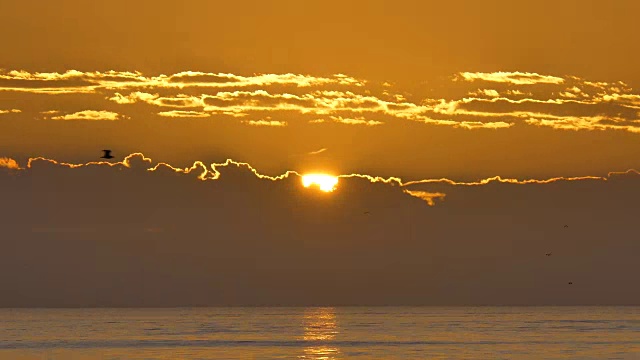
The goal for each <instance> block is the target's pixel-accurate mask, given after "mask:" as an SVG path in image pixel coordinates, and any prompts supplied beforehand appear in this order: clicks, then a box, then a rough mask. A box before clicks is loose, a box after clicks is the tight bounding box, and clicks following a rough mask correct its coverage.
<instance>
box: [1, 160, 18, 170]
mask: <svg viewBox="0 0 640 360" xmlns="http://www.w3.org/2000/svg"><path fill="white" fill-rule="evenodd" d="M0 168H5V169H14V170H18V169H20V166H19V165H18V163H17V162H16V161H15V160H13V159H11V158H7V157H0Z"/></svg>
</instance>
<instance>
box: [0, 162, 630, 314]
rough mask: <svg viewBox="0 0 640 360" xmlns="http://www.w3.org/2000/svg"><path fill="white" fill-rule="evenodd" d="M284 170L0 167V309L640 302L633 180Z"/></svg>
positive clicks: (618, 175) (230, 165) (615, 175)
mask: <svg viewBox="0 0 640 360" xmlns="http://www.w3.org/2000/svg"><path fill="white" fill-rule="evenodd" d="M16 173H17V174H18V175H17V176H15V174H16ZM300 176H301V174H299V173H297V172H295V171H288V172H286V173H284V174H282V175H278V176H267V175H264V174H261V173H259V172H258V171H257V170H256V169H255V168H254V167H253V166H251V165H249V164H247V163H241V162H236V161H233V160H227V161H225V162H222V163H213V164H205V163H204V162H202V161H196V162H194V163H193V165H192V166H190V167H186V168H179V167H174V166H171V165H169V164H165V163H157V162H154V161H152V160H151V159H149V158H146V157H144V156H143V155H142V154H132V155H130V156H127V157H126V158H125V159H124V160H122V161H120V162H115V161H114V162H91V163H85V164H71V163H63V162H58V161H56V160H51V159H46V158H33V159H30V161H28V166H26V167H25V168H24V169H22V170H17V171H16V172H14V171H11V172H7V171H5V172H2V171H0V187H1V188H3V189H10V191H6V192H5V193H4V194H3V199H2V200H3V201H0V211H2V214H3V218H2V220H3V227H2V231H3V236H2V237H0V242H1V245H2V248H3V251H1V252H0V273H3V274H7V273H11V274H12V275H11V276H4V277H0V287H1V288H2V289H3V290H4V292H3V296H2V297H0V306H3V307H11V306H44V307H52V306H62V305H65V306H114V305H118V306H194V305H260V304H261V305H283V304H286V305H310V304H316V305H317V304H327V305H331V304H333V305H335V304H360V305H362V304H366V305H385V304H386V305H454V304H467V305H469V304H474V305H479V304H485V305H487V304H496V305H497V304H510V305H512V304H520V305H522V304H534V305H541V304H556V305H557V304H573V305H575V304H637V303H638V302H639V301H640V291H639V290H638V288H637V287H629V284H632V283H634V282H633V281H634V280H635V278H636V277H637V275H636V274H637V273H638V270H639V266H640V265H639V264H638V261H637V251H636V250H637V247H638V244H637V241H636V238H635V237H633V236H629V234H634V231H635V230H636V222H634V219H635V216H636V214H637V213H638V206H639V205H638V204H640V202H638V201H636V200H637V199H639V198H640V187H639V186H638V184H639V182H640V174H639V173H638V172H637V171H634V170H630V171H626V172H612V173H610V174H607V175H606V176H602V177H594V178H586V177H585V178H583V179H562V180H561V179H547V181H542V180H537V181H535V182H533V181H529V182H527V181H523V180H518V181H506V180H507V179H502V178H493V179H484V180H479V181H476V182H474V183H476V184H475V185H469V184H468V183H463V182H459V181H455V180H450V179H447V181H444V180H443V179H425V180H432V181H429V182H421V183H416V182H413V183H412V182H411V181H404V182H403V181H401V180H399V179H398V178H380V177H376V176H370V175H366V174H345V175H339V183H338V186H337V187H336V190H335V191H333V192H331V193H324V192H320V191H318V190H317V189H314V188H305V187H304V186H303V184H302V180H301V178H300ZM96 189H100V191H96ZM444 194H446V201H443V196H444ZM585 194H587V195H585ZM430 202H432V203H433V205H432V206H429V204H430ZM365 211H366V212H367V214H363V212H365ZM203 224H204V225H203ZM564 224H568V225H569V228H564V227H563V226H564ZM541 234H542V235H541ZM514 239H515V240H514ZM549 251H553V253H554V256H556V255H558V256H562V258H561V260H562V261H561V264H560V263H553V262H549V259H547V258H546V257H545V256H544V253H545V252H549ZM326 259H331V261H330V262H328V261H326ZM594 261H595V262H597V263H598V264H600V265H602V266H593V264H594ZM12 269H13V270H12ZM24 269H26V270H24ZM78 269H82V271H78ZM505 269H506V270H508V271H505ZM27 270H28V271H27ZM372 274H373V275H375V276H372ZM169 275H170V276H169ZM372 279H373V280H372ZM568 280H571V281H573V282H574V284H575V285H579V286H580V287H579V288H578V289H579V290H580V291H577V292H576V291H573V288H572V289H571V291H567V288H566V282H567V281H568ZM418 282H419V283H420V284H422V285H423V286H415V284H416V283H418ZM452 283H453V284H455V286H454V287H452V286H451V284H452ZM25 284H28V286H25ZM104 284H117V285H118V286H106V287H105V286H104ZM141 284H144V286H141ZM575 285H574V286H575ZM336 288H339V289H340V291H335V289H336ZM479 288H480V289H483V290H485V291H478V289H479ZM273 289H282V291H273ZM514 289H515V290H517V291H515V290H514ZM385 294H392V295H391V296H386V295H385Z"/></svg>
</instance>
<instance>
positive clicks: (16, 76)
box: [0, 70, 365, 103]
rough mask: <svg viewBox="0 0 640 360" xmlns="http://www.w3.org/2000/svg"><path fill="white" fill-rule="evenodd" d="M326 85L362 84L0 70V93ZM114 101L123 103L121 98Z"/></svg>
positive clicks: (276, 77) (344, 79) (279, 77)
mask: <svg viewBox="0 0 640 360" xmlns="http://www.w3.org/2000/svg"><path fill="white" fill-rule="evenodd" d="M327 84H335V85H344V86H356V87H358V86H363V85H364V84H365V82H364V81H362V80H358V79H355V78H352V77H349V76H346V75H343V74H336V75H333V76H332V77H316V76H311V75H302V74H290V73H289V74H256V75H252V76H241V75H234V74H223V73H218V74H215V73H204V72H195V71H184V72H179V73H176V74H173V75H159V76H144V75H142V73H140V72H127V71H106V72H100V71H94V72H82V71H77V70H68V71H66V72H64V73H57V72H51V73H38V72H35V73H31V72H28V71H24V70H12V71H8V72H7V71H0V91H2V90H4V91H19V92H31V93H40V94H61V93H95V92H98V91H102V90H123V89H136V88H138V89H146V88H162V89H185V88H225V87H250V86H270V85H286V86H296V87H312V86H322V85H327ZM117 99H118V100H116V99H114V101H125V103H126V101H127V100H125V99H124V98H123V97H119V98H118V97H117Z"/></svg>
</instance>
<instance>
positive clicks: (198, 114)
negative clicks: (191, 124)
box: [158, 110, 211, 118]
mask: <svg viewBox="0 0 640 360" xmlns="http://www.w3.org/2000/svg"><path fill="white" fill-rule="evenodd" d="M158 115H160V116H164V117H180V118H205V117H210V116H211V114H210V113H206V112H203V111H184V110H171V111H162V112H159V113H158Z"/></svg>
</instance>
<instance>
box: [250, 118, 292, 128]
mask: <svg viewBox="0 0 640 360" xmlns="http://www.w3.org/2000/svg"><path fill="white" fill-rule="evenodd" d="M242 122H243V123H245V124H247V125H251V126H275V127H282V126H287V122H286V121H278V120H262V119H260V120H243V121H242Z"/></svg>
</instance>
